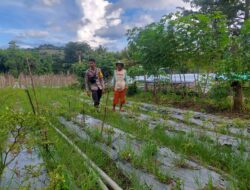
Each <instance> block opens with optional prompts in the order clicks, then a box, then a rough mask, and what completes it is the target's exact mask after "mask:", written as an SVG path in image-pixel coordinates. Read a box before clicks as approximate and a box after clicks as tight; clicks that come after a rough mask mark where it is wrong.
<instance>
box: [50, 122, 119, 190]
mask: <svg viewBox="0 0 250 190" xmlns="http://www.w3.org/2000/svg"><path fill="white" fill-rule="evenodd" d="M51 126H52V127H53V128H54V129H55V130H56V132H57V133H58V134H60V135H61V137H62V138H64V139H65V140H66V141H67V142H68V143H69V144H70V145H71V146H72V147H73V148H74V149H75V151H77V152H78V153H79V154H80V155H81V156H82V158H83V159H84V160H85V161H87V162H88V163H89V164H90V166H91V167H92V168H93V169H94V171H96V172H97V173H98V174H99V175H100V177H101V178H102V179H103V180H104V181H105V182H106V184H108V185H109V186H110V187H111V188H112V189H113V190H122V188H121V187H120V186H119V185H117V183H116V182H115V181H113V180H112V179H111V178H110V177H109V176H108V175H107V174H106V173H105V172H104V171H102V170H101V169H100V168H99V167H98V166H97V165H96V164H95V163H94V162H93V161H92V160H90V159H89V158H88V156H87V155H86V154H84V153H83V152H82V151H81V150H80V149H79V147H78V146H77V145H76V144H74V143H73V142H72V141H71V140H70V139H69V138H68V137H67V136H66V135H65V134H63V133H62V132H61V131H60V130H59V129H57V128H56V127H55V126H53V125H51ZM99 182H100V181H99ZM100 183H101V184H102V185H101V184H100V185H101V187H103V185H104V184H103V182H100ZM104 186H105V185H104ZM103 188H104V189H105V190H106V189H108V188H107V187H106V186H105V187H103Z"/></svg>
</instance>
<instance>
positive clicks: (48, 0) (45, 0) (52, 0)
mask: <svg viewBox="0 0 250 190" xmlns="http://www.w3.org/2000/svg"><path fill="white" fill-rule="evenodd" d="M42 1H43V3H44V4H45V5H47V6H53V5H55V4H58V3H60V2H61V0H42Z"/></svg>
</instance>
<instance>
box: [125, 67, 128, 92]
mask: <svg viewBox="0 0 250 190" xmlns="http://www.w3.org/2000/svg"><path fill="white" fill-rule="evenodd" d="M124 80H125V85H126V89H128V75H127V70H125V79H124Z"/></svg>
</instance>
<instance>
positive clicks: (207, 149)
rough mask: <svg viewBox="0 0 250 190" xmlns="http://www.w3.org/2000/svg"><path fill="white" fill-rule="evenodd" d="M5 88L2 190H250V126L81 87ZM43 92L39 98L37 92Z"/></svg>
mask: <svg viewBox="0 0 250 190" xmlns="http://www.w3.org/2000/svg"><path fill="white" fill-rule="evenodd" d="M34 90H35V91H33V90H32V89H28V90H24V89H13V88H5V89H1V91H0V97H1V99H0V102H1V104H0V106H1V109H0V112H1V113H0V117H1V118H0V122H1V130H0V133H1V134H0V137H1V139H0V140H1V149H0V151H1V167H0V169H1V170H0V174H1V183H0V186H1V188H2V189H138V190H139V189H155V190H160V189H172V190H174V189H176V190H177V189H188V190H193V189H202V190H203V189H204V190H205V189H219V190H221V189H248V188H249V187H250V183H249V182H250V172H249V171H250V158H249V151H250V141H249V138H250V133H249V130H248V127H249V125H250V122H249V121H248V120H246V119H232V118H231V119H230V118H227V117H222V116H215V115H211V114H205V113H201V112H195V111H191V110H184V109H177V108H173V107H169V106H164V105H155V104H152V103H149V102H146V101H145V102H142V101H138V100H137V98H138V97H137V96H139V95H135V96H132V97H129V101H128V103H127V104H126V107H125V110H126V111H125V112H113V111H111V110H112V108H111V105H112V103H111V100H112V94H111V93H106V94H105V95H104V96H103V99H102V105H101V110H99V111H98V110H96V109H95V108H94V107H93V105H92V100H91V99H90V97H88V96H86V95H85V93H84V92H83V91H81V90H79V89H78V88H74V87H62V88H42V87H39V88H36V89H34ZM34 92H35V93H34Z"/></svg>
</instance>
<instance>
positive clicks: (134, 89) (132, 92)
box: [127, 82, 138, 96]
mask: <svg viewBox="0 0 250 190" xmlns="http://www.w3.org/2000/svg"><path fill="white" fill-rule="evenodd" d="M137 93H138V89H137V85H136V82H134V83H133V84H132V85H129V88H128V91H127V95H128V96H133V95H135V94H137Z"/></svg>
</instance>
